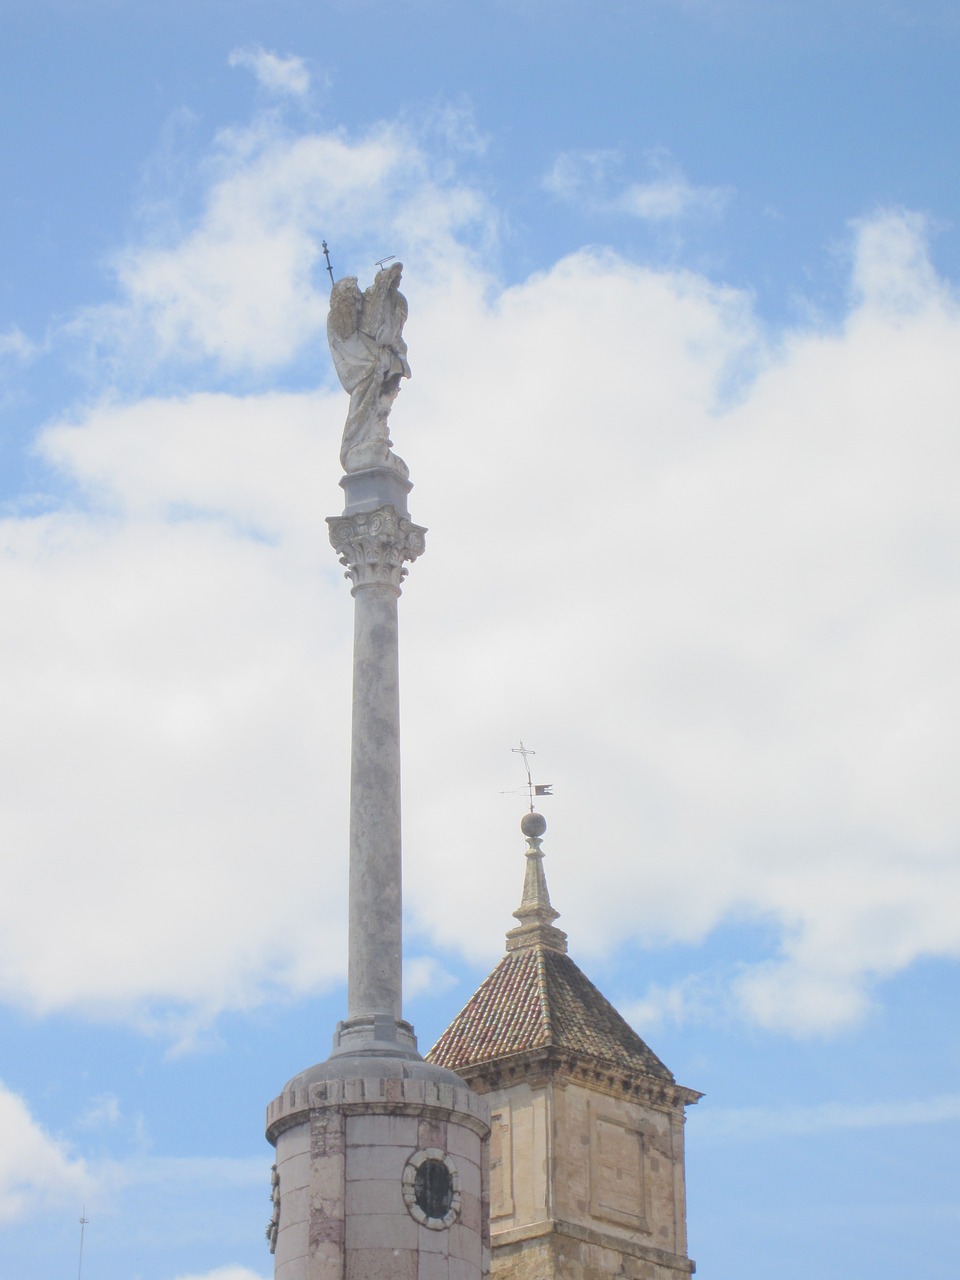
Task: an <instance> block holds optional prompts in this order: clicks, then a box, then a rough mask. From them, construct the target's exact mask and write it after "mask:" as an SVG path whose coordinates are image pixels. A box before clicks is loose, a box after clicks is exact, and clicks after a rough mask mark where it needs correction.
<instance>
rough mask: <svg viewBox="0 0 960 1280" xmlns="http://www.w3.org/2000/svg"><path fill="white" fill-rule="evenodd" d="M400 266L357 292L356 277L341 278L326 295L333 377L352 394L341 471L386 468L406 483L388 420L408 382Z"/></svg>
mask: <svg viewBox="0 0 960 1280" xmlns="http://www.w3.org/2000/svg"><path fill="white" fill-rule="evenodd" d="M402 271H403V265H402V263H399V262H395V263H393V265H392V266H389V267H384V268H383V269H382V270H381V271H378V272H377V275H376V278H375V279H374V282H373V284H372V285H371V286H370V288H369V289H367V290H365V292H363V293H361V292H360V288H359V286H358V284H357V277H356V276H344V278H343V279H342V280H338V281H337V282H336V284H335V285H334V286H333V289H332V290H331V293H330V314H329V316H328V317H327V339H328V341H329V343H330V354H331V355H332V356H333V363H334V367H335V368H336V371H337V376H338V378H339V379H340V381H341V383H342V384H343V387H344V390H345V391H348V392H349V393H350V411H349V413H348V414H347V421H346V423H345V425H344V428H343V443H342V444H341V446H340V462H341V464H342V465H343V469H344V471H347V472H351V471H363V470H365V469H366V468H367V467H388V468H389V469H390V470H391V471H396V472H398V473H399V474H400V475H402V476H403V477H404V479H406V477H407V476H408V475H409V470H408V468H407V464H406V463H405V462H404V461H403V459H402V458H398V457H397V455H396V454H395V453H393V452H392V450H391V448H390V446H391V445H392V443H393V441H392V440H391V439H390V437H389V434H388V432H387V418H388V416H389V414H390V410H391V408H392V407H393V402H394V400H396V398H397V395H398V393H399V391H400V379H401V378H409V377H410V366H409V365H408V364H407V344H406V343H405V342H404V340H403V325H404V321H405V320H406V318H407V300H406V298H405V297H404V296H403V294H402V293H401V292H400V274H401V272H402Z"/></svg>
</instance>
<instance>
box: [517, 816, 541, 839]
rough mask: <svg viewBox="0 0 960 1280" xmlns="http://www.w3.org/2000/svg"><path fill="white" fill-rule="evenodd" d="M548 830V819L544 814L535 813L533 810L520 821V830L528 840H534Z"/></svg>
mask: <svg viewBox="0 0 960 1280" xmlns="http://www.w3.org/2000/svg"><path fill="white" fill-rule="evenodd" d="M546 829H547V820H546V818H545V817H544V816H543V814H542V813H534V812H533V810H532V809H531V811H530V812H529V813H525V814H524V815H523V817H522V818H521V819H520V830H521V831H522V832H523V834H524V835H525V836H526V837H527V839H528V840H533V839H536V838H537V837H539V836H542V835H543V833H544V832H545V831H546Z"/></svg>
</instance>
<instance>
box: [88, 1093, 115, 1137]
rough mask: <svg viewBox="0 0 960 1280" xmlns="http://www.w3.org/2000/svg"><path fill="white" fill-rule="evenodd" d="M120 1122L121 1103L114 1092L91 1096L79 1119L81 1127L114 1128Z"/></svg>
mask: <svg viewBox="0 0 960 1280" xmlns="http://www.w3.org/2000/svg"><path fill="white" fill-rule="evenodd" d="M119 1123H120V1103H119V1102H118V1101H117V1099H116V1098H115V1097H114V1095H113V1094H112V1093H101V1094H98V1096H97V1097H95V1098H91V1099H90V1102H89V1103H88V1104H87V1106H86V1108H85V1109H84V1111H83V1112H82V1113H81V1115H80V1117H79V1119H78V1120H77V1125H78V1127H79V1128H81V1129H102V1128H113V1127H114V1126H115V1125H118V1124H119Z"/></svg>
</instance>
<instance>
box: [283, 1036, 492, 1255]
mask: <svg viewBox="0 0 960 1280" xmlns="http://www.w3.org/2000/svg"><path fill="white" fill-rule="evenodd" d="M488 1131H489V1126H488V1123H487V1115H486V1104H485V1103H484V1101H483V1099H481V1098H480V1097H478V1095H477V1094H475V1093H474V1092H473V1091H472V1090H471V1089H470V1088H469V1086H467V1085H465V1084H464V1083H463V1081H462V1080H460V1079H459V1078H458V1077H457V1076H455V1075H454V1074H453V1072H452V1071H447V1070H445V1069H444V1068H442V1067H435V1066H432V1065H431V1064H429V1063H426V1062H423V1061H422V1060H416V1061H414V1060H409V1059H399V1058H394V1059H383V1058H377V1057H375V1056H372V1055H370V1056H368V1055H366V1054H360V1055H357V1056H356V1057H341V1058H338V1059H331V1060H330V1061H329V1062H326V1063H322V1064H321V1065H320V1066H318V1067H313V1068H311V1070H309V1071H305V1072H303V1073H302V1074H301V1075H299V1076H295V1077H294V1079H293V1080H291V1081H290V1082H289V1084H287V1085H286V1087H285V1088H284V1090H283V1093H282V1094H281V1095H280V1097H279V1098H277V1099H276V1100H275V1101H274V1102H272V1103H271V1104H270V1107H269V1108H268V1110H267V1137H268V1138H269V1139H270V1141H271V1142H273V1143H274V1144H275V1145H276V1148H277V1163H276V1175H275V1177H276V1188H275V1196H274V1201H275V1206H276V1223H275V1232H274V1238H275V1272H274V1275H275V1278H276V1280H484V1277H485V1276H486V1275H487V1274H488V1271H489V1226H488V1222H489V1194H488V1189H487V1185H486V1168H485V1163H484V1160H483V1154H484V1141H485V1138H486V1135H487V1133H488Z"/></svg>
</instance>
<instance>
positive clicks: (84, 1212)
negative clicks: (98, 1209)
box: [77, 1205, 90, 1280]
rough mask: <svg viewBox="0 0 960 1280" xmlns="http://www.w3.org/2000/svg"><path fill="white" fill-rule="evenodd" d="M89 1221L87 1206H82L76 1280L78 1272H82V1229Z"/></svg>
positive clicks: (78, 1278) (78, 1276)
mask: <svg viewBox="0 0 960 1280" xmlns="http://www.w3.org/2000/svg"><path fill="white" fill-rule="evenodd" d="M89 1221H90V1219H89V1218H88V1217H87V1206H86V1205H84V1206H83V1209H82V1210H81V1212H80V1261H79V1262H78V1263H77V1280H80V1272H81V1271H82V1270H83V1228H84V1227H85V1226H86V1225H87V1223H88V1222H89Z"/></svg>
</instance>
